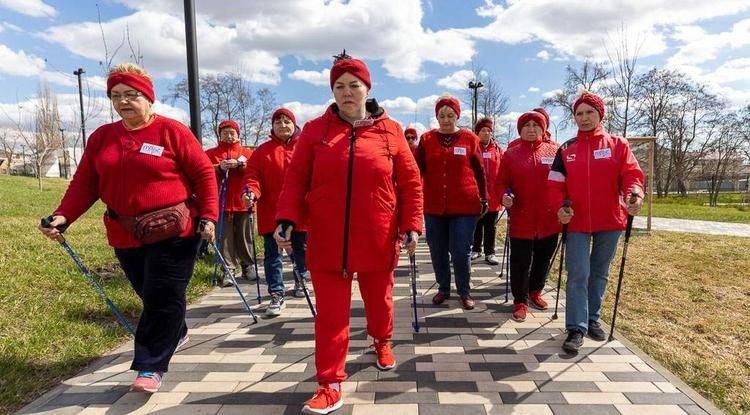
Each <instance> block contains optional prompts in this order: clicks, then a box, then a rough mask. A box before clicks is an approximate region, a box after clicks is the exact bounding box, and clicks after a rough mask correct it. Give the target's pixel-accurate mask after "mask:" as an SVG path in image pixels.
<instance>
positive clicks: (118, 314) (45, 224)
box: [41, 215, 135, 337]
mask: <svg viewBox="0 0 750 415" xmlns="http://www.w3.org/2000/svg"><path fill="white" fill-rule="evenodd" d="M51 222H52V215H50V216H47V217H46V218H42V221H41V223H42V227H43V228H49V227H51V225H50V223H51ZM67 228H68V225H61V226H58V227H57V230H58V231H60V239H59V240H58V242H59V243H60V245H62V247H63V248H64V249H65V250H66V251H67V252H68V255H70V257H71V258H72V259H73V262H75V263H76V265H78V269H80V270H81V272H82V273H83V276H84V277H86V279H87V280H88V281H89V284H91V286H92V287H94V290H96V292H97V294H99V297H101V299H102V300H104V302H105V303H106V304H107V307H109V309H110V310H111V311H112V313H113V314H114V315H115V317H117V321H119V322H120V324H121V325H122V326H123V327H125V330H127V331H128V333H130V335H131V336H133V337H135V331H133V327H132V326H131V325H130V323H128V321H127V320H126V319H125V317H124V316H123V315H122V313H121V312H120V310H119V309H118V308H117V306H115V304H114V303H113V302H112V300H110V299H109V297H107V294H106V293H105V292H104V288H103V287H102V286H101V285H99V283H98V282H96V280H95V279H94V277H93V276H92V275H91V273H90V272H89V270H88V268H86V265H84V263H83V261H81V258H80V257H79V256H78V254H76V252H75V251H74V250H73V248H71V246H70V244H68V242H67V241H66V240H65V237H64V236H62V233H63V232H65V229H67Z"/></svg>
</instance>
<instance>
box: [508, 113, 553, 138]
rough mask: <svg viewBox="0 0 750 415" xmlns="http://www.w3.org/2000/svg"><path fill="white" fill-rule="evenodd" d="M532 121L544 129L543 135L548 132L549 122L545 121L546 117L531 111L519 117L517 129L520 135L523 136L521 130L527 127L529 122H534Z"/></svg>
mask: <svg viewBox="0 0 750 415" xmlns="http://www.w3.org/2000/svg"><path fill="white" fill-rule="evenodd" d="M532 120H533V121H534V122H535V123H537V124H539V126H541V127H542V134H544V132H545V131H547V120H545V119H544V115H542V114H541V113H539V112H536V111H529V112H524V113H523V114H521V116H520V117H518V122H516V128H517V129H518V134H519V135H520V134H521V129H522V128H523V126H524V125H526V123H527V122H529V121H532Z"/></svg>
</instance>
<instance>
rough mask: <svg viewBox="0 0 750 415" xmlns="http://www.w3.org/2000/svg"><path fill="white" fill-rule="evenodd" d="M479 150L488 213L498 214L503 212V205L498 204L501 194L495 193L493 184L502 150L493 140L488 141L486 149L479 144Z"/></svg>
mask: <svg viewBox="0 0 750 415" xmlns="http://www.w3.org/2000/svg"><path fill="white" fill-rule="evenodd" d="M479 148H480V150H481V151H482V167H484V176H485V180H486V182H487V202H488V204H489V208H490V210H489V211H490V212H500V211H502V210H503V205H502V204H501V203H500V197H501V196H502V193H497V192H496V191H495V186H493V184H494V183H495V181H496V180H497V173H498V172H499V171H500V165H501V163H502V159H503V150H502V149H501V148H500V146H499V145H497V143H496V142H495V140H490V142H489V143H487V146H486V147H485V146H484V145H482V143H479Z"/></svg>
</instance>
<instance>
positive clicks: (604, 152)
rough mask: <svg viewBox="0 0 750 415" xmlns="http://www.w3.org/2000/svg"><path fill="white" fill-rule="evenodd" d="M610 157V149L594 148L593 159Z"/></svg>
mask: <svg viewBox="0 0 750 415" xmlns="http://www.w3.org/2000/svg"><path fill="white" fill-rule="evenodd" d="M608 158H612V149H611V148H603V149H601V150H594V160H599V159H608Z"/></svg>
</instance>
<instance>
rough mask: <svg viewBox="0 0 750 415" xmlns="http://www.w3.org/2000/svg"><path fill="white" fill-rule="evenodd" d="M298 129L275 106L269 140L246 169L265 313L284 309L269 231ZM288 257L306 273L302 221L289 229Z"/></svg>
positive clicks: (279, 271)
mask: <svg viewBox="0 0 750 415" xmlns="http://www.w3.org/2000/svg"><path fill="white" fill-rule="evenodd" d="M299 134H300V129H299V127H297V122H296V120H295V118H294V113H292V112H291V111H289V110H288V109H286V108H279V109H277V110H276V111H274V113H273V115H272V116H271V139H270V140H268V141H266V142H265V143H263V144H261V145H260V147H258V148H257V149H256V150H255V152H253V155H252V157H250V162H249V165H248V168H247V192H246V193H245V195H244V199H245V203H246V204H247V205H248V206H253V205H255V204H256V203H257V205H258V233H260V234H261V235H263V241H264V248H265V249H264V250H263V269H264V270H265V274H266V283H267V284H268V293H269V294H270V295H271V303H270V304H269V305H268V308H266V315H268V316H278V315H280V314H281V311H282V310H283V309H284V308H286V304H285V303H284V279H283V274H282V271H283V264H282V261H281V254H280V253H279V247H278V245H277V244H276V240H275V239H273V230H274V229H276V220H275V219H276V208H277V206H278V203H279V195H280V194H281V185H282V184H283V178H284V175H285V174H286V170H287V168H288V167H289V162H290V161H291V159H292V153H293V152H294V148H295V146H296V145H297V141H298V137H299ZM291 237H292V239H291V240H292V258H293V260H294V265H295V266H296V272H298V273H299V275H300V276H301V277H304V276H307V274H308V273H307V266H306V265H305V251H306V250H307V242H306V241H307V233H306V232H305V229H304V226H303V224H302V223H297V226H295V230H294V232H292V235H291ZM294 295H295V297H302V296H304V291H302V286H300V285H299V283H297V282H295V285H294Z"/></svg>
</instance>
